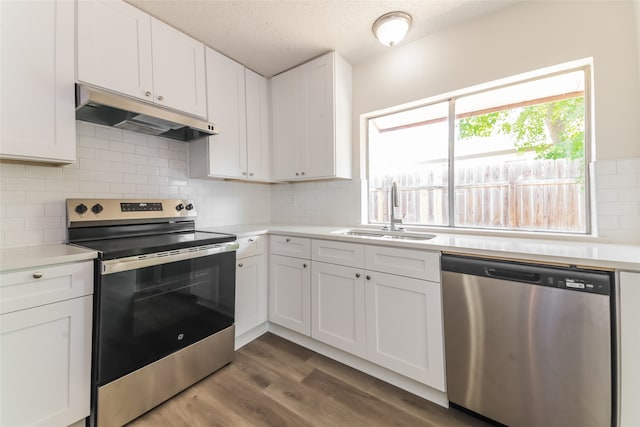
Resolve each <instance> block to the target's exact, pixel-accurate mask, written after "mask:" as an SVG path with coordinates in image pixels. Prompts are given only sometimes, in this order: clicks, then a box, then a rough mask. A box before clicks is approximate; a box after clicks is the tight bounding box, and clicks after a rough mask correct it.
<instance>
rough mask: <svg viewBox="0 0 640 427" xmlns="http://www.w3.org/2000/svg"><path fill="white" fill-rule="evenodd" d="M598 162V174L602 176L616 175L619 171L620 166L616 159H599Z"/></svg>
mask: <svg viewBox="0 0 640 427" xmlns="http://www.w3.org/2000/svg"><path fill="white" fill-rule="evenodd" d="M595 163H596V167H595V169H596V175H597V176H598V177H601V176H603V175H615V174H616V173H618V166H617V164H616V162H615V161H610V160H604V161H597V162H595Z"/></svg>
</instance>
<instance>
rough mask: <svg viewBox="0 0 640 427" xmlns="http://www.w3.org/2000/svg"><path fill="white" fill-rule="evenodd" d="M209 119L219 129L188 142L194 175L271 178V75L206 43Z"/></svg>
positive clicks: (253, 179)
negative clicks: (200, 139)
mask: <svg viewBox="0 0 640 427" xmlns="http://www.w3.org/2000/svg"><path fill="white" fill-rule="evenodd" d="M206 62H207V98H208V107H209V120H210V121H212V122H214V123H215V124H216V125H218V126H219V127H220V134H219V135H215V136H211V137H209V138H208V140H202V141H194V142H192V143H190V144H189V161H190V165H189V166H190V168H189V170H190V174H191V176H192V177H194V178H202V177H212V178H230V179H242V180H250V181H269V180H270V166H271V165H270V150H271V144H270V137H269V93H268V84H267V80H266V79H265V78H264V77H262V76H260V75H258V74H256V73H254V72H252V71H251V70H247V69H246V68H245V67H244V66H243V65H242V64H239V63H237V62H235V61H233V60H231V59H229V58H227V57H226V56H224V55H222V54H220V53H218V52H216V51H214V50H213V49H209V48H207V49H206Z"/></svg>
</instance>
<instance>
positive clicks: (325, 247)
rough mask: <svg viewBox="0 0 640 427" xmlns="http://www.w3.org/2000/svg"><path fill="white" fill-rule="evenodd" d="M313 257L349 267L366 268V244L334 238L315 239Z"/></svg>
mask: <svg viewBox="0 0 640 427" xmlns="http://www.w3.org/2000/svg"><path fill="white" fill-rule="evenodd" d="M311 259H312V260H314V261H322V262H328V263H331V264H338V265H346V266H348V267H356V268H364V246H363V245H358V244H355V243H345V242H336V241H333V240H313V241H312V242H311Z"/></svg>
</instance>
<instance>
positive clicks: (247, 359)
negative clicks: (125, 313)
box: [129, 333, 487, 427]
mask: <svg viewBox="0 0 640 427" xmlns="http://www.w3.org/2000/svg"><path fill="white" fill-rule="evenodd" d="M129 426H131V427H146V426H154V427H156V426H166V427H169V426H170V427H181V426H185V427H186V426H189V427H197V426H203V427H204V426H207V427H208V426H230V427H237V426H295V427H303V426H348V427H357V426H363V427H365V426H366V427H372V426H385V427H386V426H429V427H435V426H469V427H480V426H487V424H485V423H483V422H481V421H479V420H476V419H475V418H471V417H470V416H468V415H466V414H464V413H462V412H460V411H456V410H453V409H445V408H442V407H440V406H438V405H436V404H434V403H431V402H428V401H426V400H424V399H421V398H419V397H416V396H414V395H412V394H410V393H408V392H405V391H403V390H401V389H399V388H397V387H394V386H392V385H389V384H387V383H385V382H383V381H380V380H378V379H376V378H373V377H371V376H369V375H366V374H364V373H362V372H360V371H357V370H355V369H352V368H350V367H348V366H346V365H343V364H341V363H338V362H336V361H334V360H331V359H329V358H327V357H324V356H321V355H320V354H318V353H315V352H313V351H311V350H308V349H306V348H304V347H300V346H298V345H297V344H294V343H292V342H289V341H287V340H284V339H282V338H280V337H277V336H275V335H273V334H269V333H267V334H265V335H263V336H261V337H260V338H258V339H257V340H255V341H253V342H251V343H249V344H247V345H246V346H244V347H243V348H241V349H240V350H238V351H237V352H236V358H235V360H234V362H233V363H231V364H230V365H228V366H226V367H224V368H222V369H221V370H219V371H218V372H216V373H215V374H213V375H211V376H209V377H207V378H205V379H204V380H202V381H200V382H199V383H197V384H195V385H194V386H192V387H190V388H188V389H187V390H185V391H183V392H182V393H180V394H179V395H177V396H175V397H174V398H173V399H171V400H169V401H167V402H165V403H163V404H162V405H160V406H158V407H157V408H155V409H153V410H151V411H149V412H147V413H146V414H144V415H143V416H141V417H140V418H138V419H136V420H135V421H133V422H132V423H131V424H129Z"/></svg>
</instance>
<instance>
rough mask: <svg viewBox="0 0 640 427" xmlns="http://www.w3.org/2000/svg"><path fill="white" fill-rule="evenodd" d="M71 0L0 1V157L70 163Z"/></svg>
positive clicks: (72, 155) (72, 156)
mask: <svg viewBox="0 0 640 427" xmlns="http://www.w3.org/2000/svg"><path fill="white" fill-rule="evenodd" d="M74 14H75V9H74V3H73V2H68V1H64V0H60V1H49V2H30V1H22V2H20V1H0V24H1V25H0V44H1V49H0V50H1V59H0V66H1V69H2V71H1V72H0V75H1V76H2V78H1V83H0V105H2V108H0V111H1V112H0V141H1V142H0V158H7V159H23V160H30V161H48V162H54V163H73V162H75V160H76V145H75V139H76V135H75V130H76V128H75V110H74V107H75V100H74V80H75V77H74V63H75V62H74V49H75V48H74V26H75V24H74V22H75V20H74Z"/></svg>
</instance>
